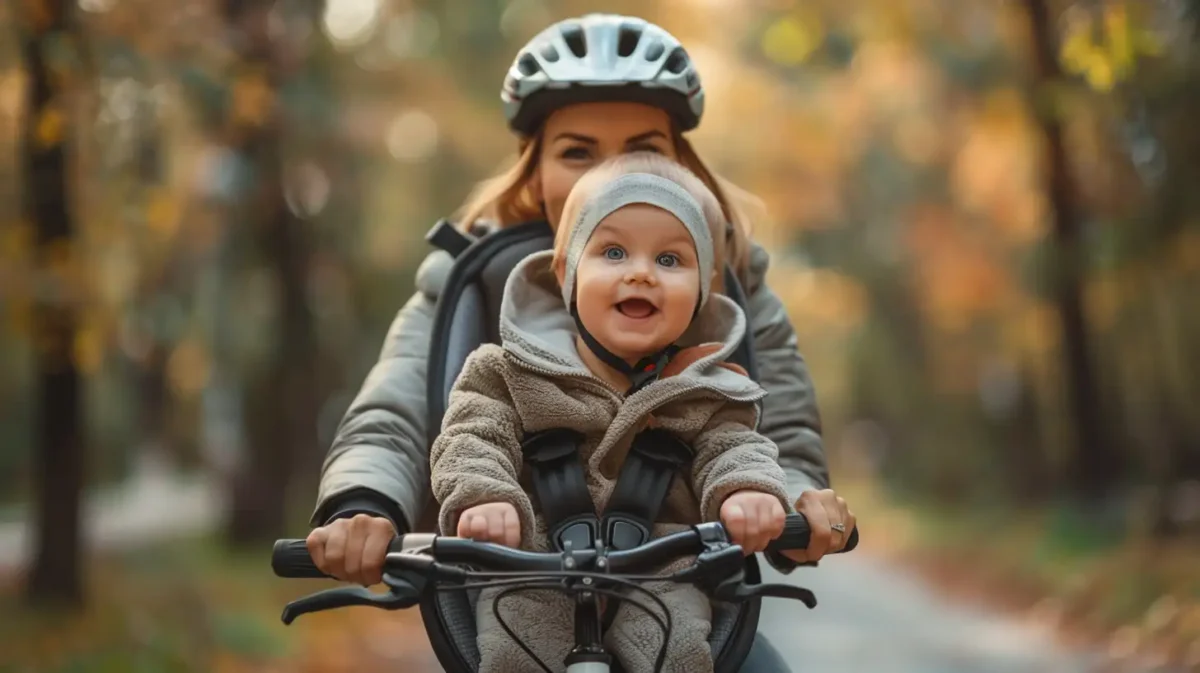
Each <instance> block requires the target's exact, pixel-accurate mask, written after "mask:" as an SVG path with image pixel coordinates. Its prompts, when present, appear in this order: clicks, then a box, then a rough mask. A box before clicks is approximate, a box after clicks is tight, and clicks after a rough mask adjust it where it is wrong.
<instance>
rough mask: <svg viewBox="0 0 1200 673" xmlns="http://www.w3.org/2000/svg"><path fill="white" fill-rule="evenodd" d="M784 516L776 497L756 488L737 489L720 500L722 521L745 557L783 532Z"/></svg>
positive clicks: (760, 549) (759, 549)
mask: <svg viewBox="0 0 1200 673" xmlns="http://www.w3.org/2000/svg"><path fill="white" fill-rule="evenodd" d="M784 518H785V513H784V511H783V505H782V504H780V502H779V498H776V497H775V496H773V495H768V494H766V493H760V492H758V491H737V492H736V493H734V494H733V495H730V496H729V497H728V498H725V502H723V503H721V523H723V524H725V529H726V530H727V531H729V537H730V538H732V539H733V542H734V544H737V545H740V546H741V548H742V551H744V552H746V555H747V556H748V555H750V554H753V553H755V552H760V551H762V550H764V549H766V548H767V543H768V542H770V541H771V540H774V539H775V538H777V537H779V536H780V535H782V534H783V521H784Z"/></svg>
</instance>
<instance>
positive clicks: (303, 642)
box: [0, 538, 440, 673]
mask: <svg viewBox="0 0 1200 673" xmlns="http://www.w3.org/2000/svg"><path fill="white" fill-rule="evenodd" d="M88 580H89V581H88V589H89V592H90V595H89V605H88V607H87V609H86V610H84V611H82V612H80V613H77V614H68V613H62V612H55V611H33V610H30V609H28V608H26V607H25V606H24V604H23V602H22V601H21V600H20V594H19V589H20V587H19V586H18V582H17V581H16V578H11V577H10V578H6V579H3V580H0V581H2V582H3V583H2V584H0V672H3V673H35V672H36V673H107V672H109V671H112V672H113V673H118V672H120V673H143V672H145V673H176V672H179V673H191V672H193V671H194V672H196V673H200V672H204V673H209V672H215V673H242V672H249V671H256V672H264V673H269V672H272V671H280V672H282V671H288V672H289V673H291V672H301V673H331V672H334V671H337V672H341V671H350V670H354V671H376V670H378V671H396V670H405V671H425V670H440V669H438V668H437V667H436V665H435V663H434V659H433V656H432V654H431V652H430V649H429V645H428V643H427V641H426V640H425V637H424V631H423V630H422V629H421V626H420V615H419V614H418V613H417V612H416V611H408V612H394V613H387V612H380V611H378V610H374V609H371V608H350V609H344V610H339V611H336V612H330V613H320V614H314V615H305V616H303V617H300V618H299V619H298V620H297V621H296V622H294V623H293V624H292V625H291V626H284V625H283V624H282V622H281V621H280V619H279V615H280V611H281V610H282V608H283V606H284V604H286V602H287V601H288V600H290V599H294V598H297V597H299V596H301V595H303V594H306V593H310V592H312V591H317V590H320V589H326V588H330V586H331V583H329V582H323V581H315V580H314V581H307V580H282V579H278V578H276V577H274V575H272V574H271V571H270V567H269V557H268V552H266V551H265V550H264V552H263V553H261V554H231V553H227V552H225V551H223V550H222V548H221V547H220V545H219V544H217V543H216V541H215V540H213V539H208V538H206V539H199V540H191V541H187V542H183V543H174V544H170V545H162V546H156V547H152V548H148V549H144V550H140V551H138V552H136V553H126V554H123V555H121V556H116V557H108V558H103V559H99V560H97V561H95V562H94V563H93V564H92V565H91V567H90V568H89V577H88Z"/></svg>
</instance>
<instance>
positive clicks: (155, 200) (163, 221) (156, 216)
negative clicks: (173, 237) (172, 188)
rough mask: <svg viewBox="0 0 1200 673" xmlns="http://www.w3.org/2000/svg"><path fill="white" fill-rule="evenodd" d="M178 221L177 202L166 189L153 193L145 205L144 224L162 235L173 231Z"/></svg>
mask: <svg viewBox="0 0 1200 673" xmlns="http://www.w3.org/2000/svg"><path fill="white" fill-rule="evenodd" d="M178 223H179V203H178V202H177V201H176V200H175V198H174V197H173V196H172V195H171V193H170V192H168V191H166V190H160V191H157V192H156V193H155V194H153V195H152V196H151V197H150V199H149V203H148V204H147V205H146V224H147V225H148V226H149V227H150V229H151V230H153V231H157V232H159V233H160V234H163V235H169V234H171V233H172V232H174V231H175V227H176V225H177V224H178Z"/></svg>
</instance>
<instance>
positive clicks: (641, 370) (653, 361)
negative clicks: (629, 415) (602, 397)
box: [571, 302, 679, 395]
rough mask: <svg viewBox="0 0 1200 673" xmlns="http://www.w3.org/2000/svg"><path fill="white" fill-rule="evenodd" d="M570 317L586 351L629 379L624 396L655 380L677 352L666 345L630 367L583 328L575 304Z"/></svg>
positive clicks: (674, 347)
mask: <svg viewBox="0 0 1200 673" xmlns="http://www.w3.org/2000/svg"><path fill="white" fill-rule="evenodd" d="M571 317H572V318H574V319H575V327H576V328H577V329H578V330H579V336H580V338H582V339H583V343H584V344H585V345H586V346H587V347H588V350H590V351H592V353H593V354H594V355H595V356H596V357H598V358H600V361H601V362H603V363H604V364H606V365H608V366H609V367H612V368H613V369H615V370H617V371H618V372H621V373H622V374H624V375H625V376H627V377H628V378H629V382H630V384H631V385H630V387H629V390H627V391H625V394H626V395H632V394H634V393H636V392H637V391H639V390H641V389H642V388H645V387H646V386H647V385H649V384H650V383H651V382H653V381H655V380H657V379H658V377H659V374H661V373H662V370H663V369H664V368H665V367H666V366H667V363H668V362H670V361H671V358H673V357H675V354H676V353H678V352H679V346H677V345H675V344H668V345H667V346H666V347H665V348H662V349H660V350H658V351H656V352H654V353H651V354H650V355H647V356H646V357H644V358H642V359H641V360H638V361H637V362H636V363H634V364H632V365H631V364H629V363H628V362H626V361H625V360H624V359H622V358H621V357H620V356H618V355H617V354H616V353H613V352H612V351H610V350H608V349H607V348H605V347H604V345H603V344H601V343H600V342H599V341H598V340H597V339H596V337H594V336H592V333H591V332H589V331H588V328H587V327H585V326H584V324H583V319H581V318H580V317H579V309H578V306H577V305H576V303H575V302H571Z"/></svg>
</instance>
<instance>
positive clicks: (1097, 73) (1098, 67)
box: [1085, 52, 1117, 92]
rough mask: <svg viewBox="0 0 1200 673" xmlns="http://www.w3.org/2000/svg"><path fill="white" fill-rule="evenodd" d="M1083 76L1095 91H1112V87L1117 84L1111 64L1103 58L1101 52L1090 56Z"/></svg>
mask: <svg viewBox="0 0 1200 673" xmlns="http://www.w3.org/2000/svg"><path fill="white" fill-rule="evenodd" d="M1085 76H1086V77H1087V81H1088V84H1089V85H1090V86H1091V87H1092V88H1093V89H1095V90H1096V91H1105V92H1107V91H1112V88H1113V85H1115V84H1116V83H1117V74H1116V72H1115V71H1114V69H1113V64H1112V62H1111V61H1109V60H1108V59H1107V58H1105V56H1104V54H1103V53H1102V52H1097V53H1095V54H1094V55H1093V56H1092V59H1091V62H1090V63H1088V68H1087V72H1086V73H1085Z"/></svg>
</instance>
